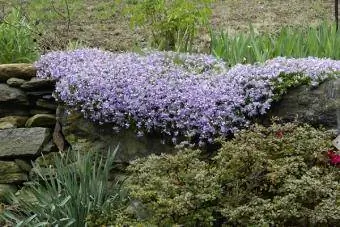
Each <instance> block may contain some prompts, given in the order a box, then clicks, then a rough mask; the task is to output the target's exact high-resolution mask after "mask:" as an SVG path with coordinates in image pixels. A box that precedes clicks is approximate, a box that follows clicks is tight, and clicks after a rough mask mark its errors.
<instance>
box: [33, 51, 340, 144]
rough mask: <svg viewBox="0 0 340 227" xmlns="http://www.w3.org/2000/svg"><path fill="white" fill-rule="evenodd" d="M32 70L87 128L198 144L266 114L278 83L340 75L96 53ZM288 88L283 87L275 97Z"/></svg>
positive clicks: (289, 65)
mask: <svg viewBox="0 0 340 227" xmlns="http://www.w3.org/2000/svg"><path fill="white" fill-rule="evenodd" d="M35 65H36V68H37V70H38V72H37V76H38V77H41V78H47V77H51V78H53V79H57V80H58V82H57V85H56V95H57V98H58V100H60V101H62V102H65V103H66V104H68V105H69V106H70V107H71V108H76V109H78V110H79V111H81V112H82V113H83V114H84V116H85V117H87V118H90V119H92V120H93V121H96V122H99V123H113V124H114V129H116V130H117V131H118V130H121V129H125V128H131V129H133V130H135V131H136V134H137V135H143V133H151V132H156V133H160V134H162V135H165V136H166V137H167V138H170V139H172V142H173V143H177V142H180V141H181V140H186V141H190V142H195V143H199V144H202V143H205V142H212V141H213V139H214V138H216V137H218V136H223V137H226V136H229V135H230V134H232V133H234V132H236V131H237V130H238V129H239V128H240V127H244V126H246V125H248V124H249V122H250V120H249V119H250V118H251V117H254V116H257V115H261V114H265V113H266V112H267V110H268V109H269V108H270V106H271V103H272V102H273V99H277V90H276V89H275V88H276V87H278V86H279V85H282V84H283V83H284V82H285V81H286V80H283V79H282V77H283V76H284V75H293V77H292V79H293V80H296V81H297V82H299V80H303V81H305V79H303V78H304V77H302V79H301V78H300V75H303V76H305V77H308V78H309V80H310V81H309V82H311V83H318V82H320V81H322V80H324V79H325V78H327V77H328V75H330V74H332V75H333V74H336V73H339V72H340V61H336V60H330V59H318V58H312V57H309V58H303V59H286V58H282V57H280V58H275V59H272V60H268V61H266V62H265V63H263V64H256V65H240V64H239V65H236V66H234V67H233V68H231V69H228V68H227V67H226V64H225V62H223V61H221V60H218V59H216V58H214V57H213V56H209V55H204V54H188V53H181V54H178V53H175V52H159V51H146V52H143V53H111V52H106V51H101V50H97V49H81V50H74V51H69V52H51V53H49V54H46V55H44V56H42V57H41V59H40V60H39V61H38V62H36V64H35ZM294 75H295V76H296V77H295V76H294ZM290 82H291V80H290ZM297 82H293V83H292V85H296V84H298V83H297ZM288 88H289V86H288V87H287V86H281V88H280V89H279V90H278V91H279V94H282V93H284V92H285V90H286V89H288Z"/></svg>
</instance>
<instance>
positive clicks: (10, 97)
mask: <svg viewBox="0 0 340 227" xmlns="http://www.w3.org/2000/svg"><path fill="white" fill-rule="evenodd" d="M1 103H11V104H13V103H19V104H23V105H28V104H29V101H28V98H27V96H26V94H25V92H23V91H21V90H20V89H17V88H13V87H10V86H8V85H7V84H0V104H1Z"/></svg>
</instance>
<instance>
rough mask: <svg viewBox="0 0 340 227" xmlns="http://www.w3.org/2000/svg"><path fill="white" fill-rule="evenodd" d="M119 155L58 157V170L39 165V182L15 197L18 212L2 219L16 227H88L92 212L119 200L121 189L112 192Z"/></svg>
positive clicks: (9, 212)
mask: <svg viewBox="0 0 340 227" xmlns="http://www.w3.org/2000/svg"><path fill="white" fill-rule="evenodd" d="M116 151H117V148H116V149H115V150H114V152H111V151H109V153H108V155H107V157H106V159H105V160H104V159H103V158H102V157H99V155H98V154H93V153H90V152H87V153H86V154H84V155H81V154H80V152H72V151H69V152H67V153H66V154H62V156H56V157H55V167H50V168H48V169H46V168H44V167H41V166H39V165H35V166H34V169H35V173H36V174H37V175H38V179H36V180H34V181H33V182H32V183H31V184H29V185H28V186H26V189H25V190H24V191H23V192H22V195H20V196H14V195H12V196H11V198H10V201H11V204H12V205H14V206H15V207H17V208H16V210H14V211H11V210H6V211H5V212H4V213H3V214H1V216H0V217H1V218H2V219H4V220H6V221H7V222H8V223H9V224H10V225H14V224H15V225H16V226H85V222H86V217H87V215H88V214H89V213H90V212H91V211H93V210H98V209H99V208H102V207H106V203H108V202H111V203H113V201H115V199H117V198H119V197H118V194H119V190H120V189H119V185H118V184H117V185H115V186H114V187H113V188H111V189H109V182H108V179H109V171H110V169H111V168H112V165H113V160H114V157H115V154H116ZM28 198H30V199H28Z"/></svg>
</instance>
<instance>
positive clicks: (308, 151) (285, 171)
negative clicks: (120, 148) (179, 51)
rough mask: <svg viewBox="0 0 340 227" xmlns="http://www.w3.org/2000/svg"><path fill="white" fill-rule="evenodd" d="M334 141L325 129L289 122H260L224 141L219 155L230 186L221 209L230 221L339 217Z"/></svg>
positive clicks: (293, 222) (310, 221) (300, 222)
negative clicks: (331, 153) (330, 153)
mask: <svg viewBox="0 0 340 227" xmlns="http://www.w3.org/2000/svg"><path fill="white" fill-rule="evenodd" d="M330 141H331V135H330V134H329V133H327V132H325V131H322V130H316V129H314V128H312V127H311V126H308V125H304V126H298V125H297V124H293V123H288V124H286V125H278V124H273V125H272V126H271V127H269V128H265V127H263V126H259V125H256V126H254V127H252V128H251V129H250V130H248V131H243V132H241V133H240V134H239V135H237V136H236V138H235V139H234V140H232V141H229V142H223V146H222V148H221V150H220V151H219V154H218V155H217V156H216V157H215V158H214V160H215V162H216V163H217V165H218V166H219V167H218V175H219V176H220V179H219V181H220V183H221V184H222V185H223V186H224V188H223V189H224V191H225V193H224V194H223V196H222V197H221V199H220V203H219V210H220V212H221V213H222V215H223V216H224V217H225V218H226V220H227V223H229V224H235V225H247V226H249V225H260V226H263V225H265V226H268V225H272V224H275V225H279V226H310V225H313V226H320V225H327V224H330V225H334V224H335V223H339V221H340V220H339V219H340V218H339V217H340V216H339V214H340V213H339V212H340V204H339V200H338V199H339V198H337V195H338V194H339V190H340V184H339V180H340V177H339V176H340V175H339V173H340V171H339V169H338V168H334V167H331V166H329V165H328V164H327V161H326V156H325V152H326V151H327V150H328V149H329V147H330V146H331V144H330ZM327 207H328V208H327Z"/></svg>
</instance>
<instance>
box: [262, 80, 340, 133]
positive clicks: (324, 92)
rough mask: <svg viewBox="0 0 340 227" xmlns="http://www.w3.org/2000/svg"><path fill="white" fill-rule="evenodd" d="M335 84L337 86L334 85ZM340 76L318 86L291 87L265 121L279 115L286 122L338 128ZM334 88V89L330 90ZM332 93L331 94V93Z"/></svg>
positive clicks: (273, 107)
mask: <svg viewBox="0 0 340 227" xmlns="http://www.w3.org/2000/svg"><path fill="white" fill-rule="evenodd" d="M334 86H335V87H334ZM337 86H339V87H340V78H339V79H337V80H331V81H327V82H324V83H322V84H321V85H320V86H318V87H316V88H312V87H309V86H301V87H298V88H294V89H291V90H290V91H289V92H288V93H287V94H285V95H284V96H283V97H282V100H281V101H279V102H278V103H276V104H274V105H273V106H272V108H271V110H270V111H269V114H268V115H267V117H266V120H265V122H267V123H268V122H269V119H270V118H271V117H273V116H278V117H279V118H281V119H282V120H283V121H284V122H289V121H294V120H296V121H298V122H303V123H309V124H311V125H314V126H323V127H325V128H326V129H336V128H337V125H338V122H337V121H338V120H337V111H339V109H340V94H337V93H339V92H340V89H339V88H338V90H336V89H335V88H337ZM330 90H333V91H330ZM330 93H331V94H330Z"/></svg>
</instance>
